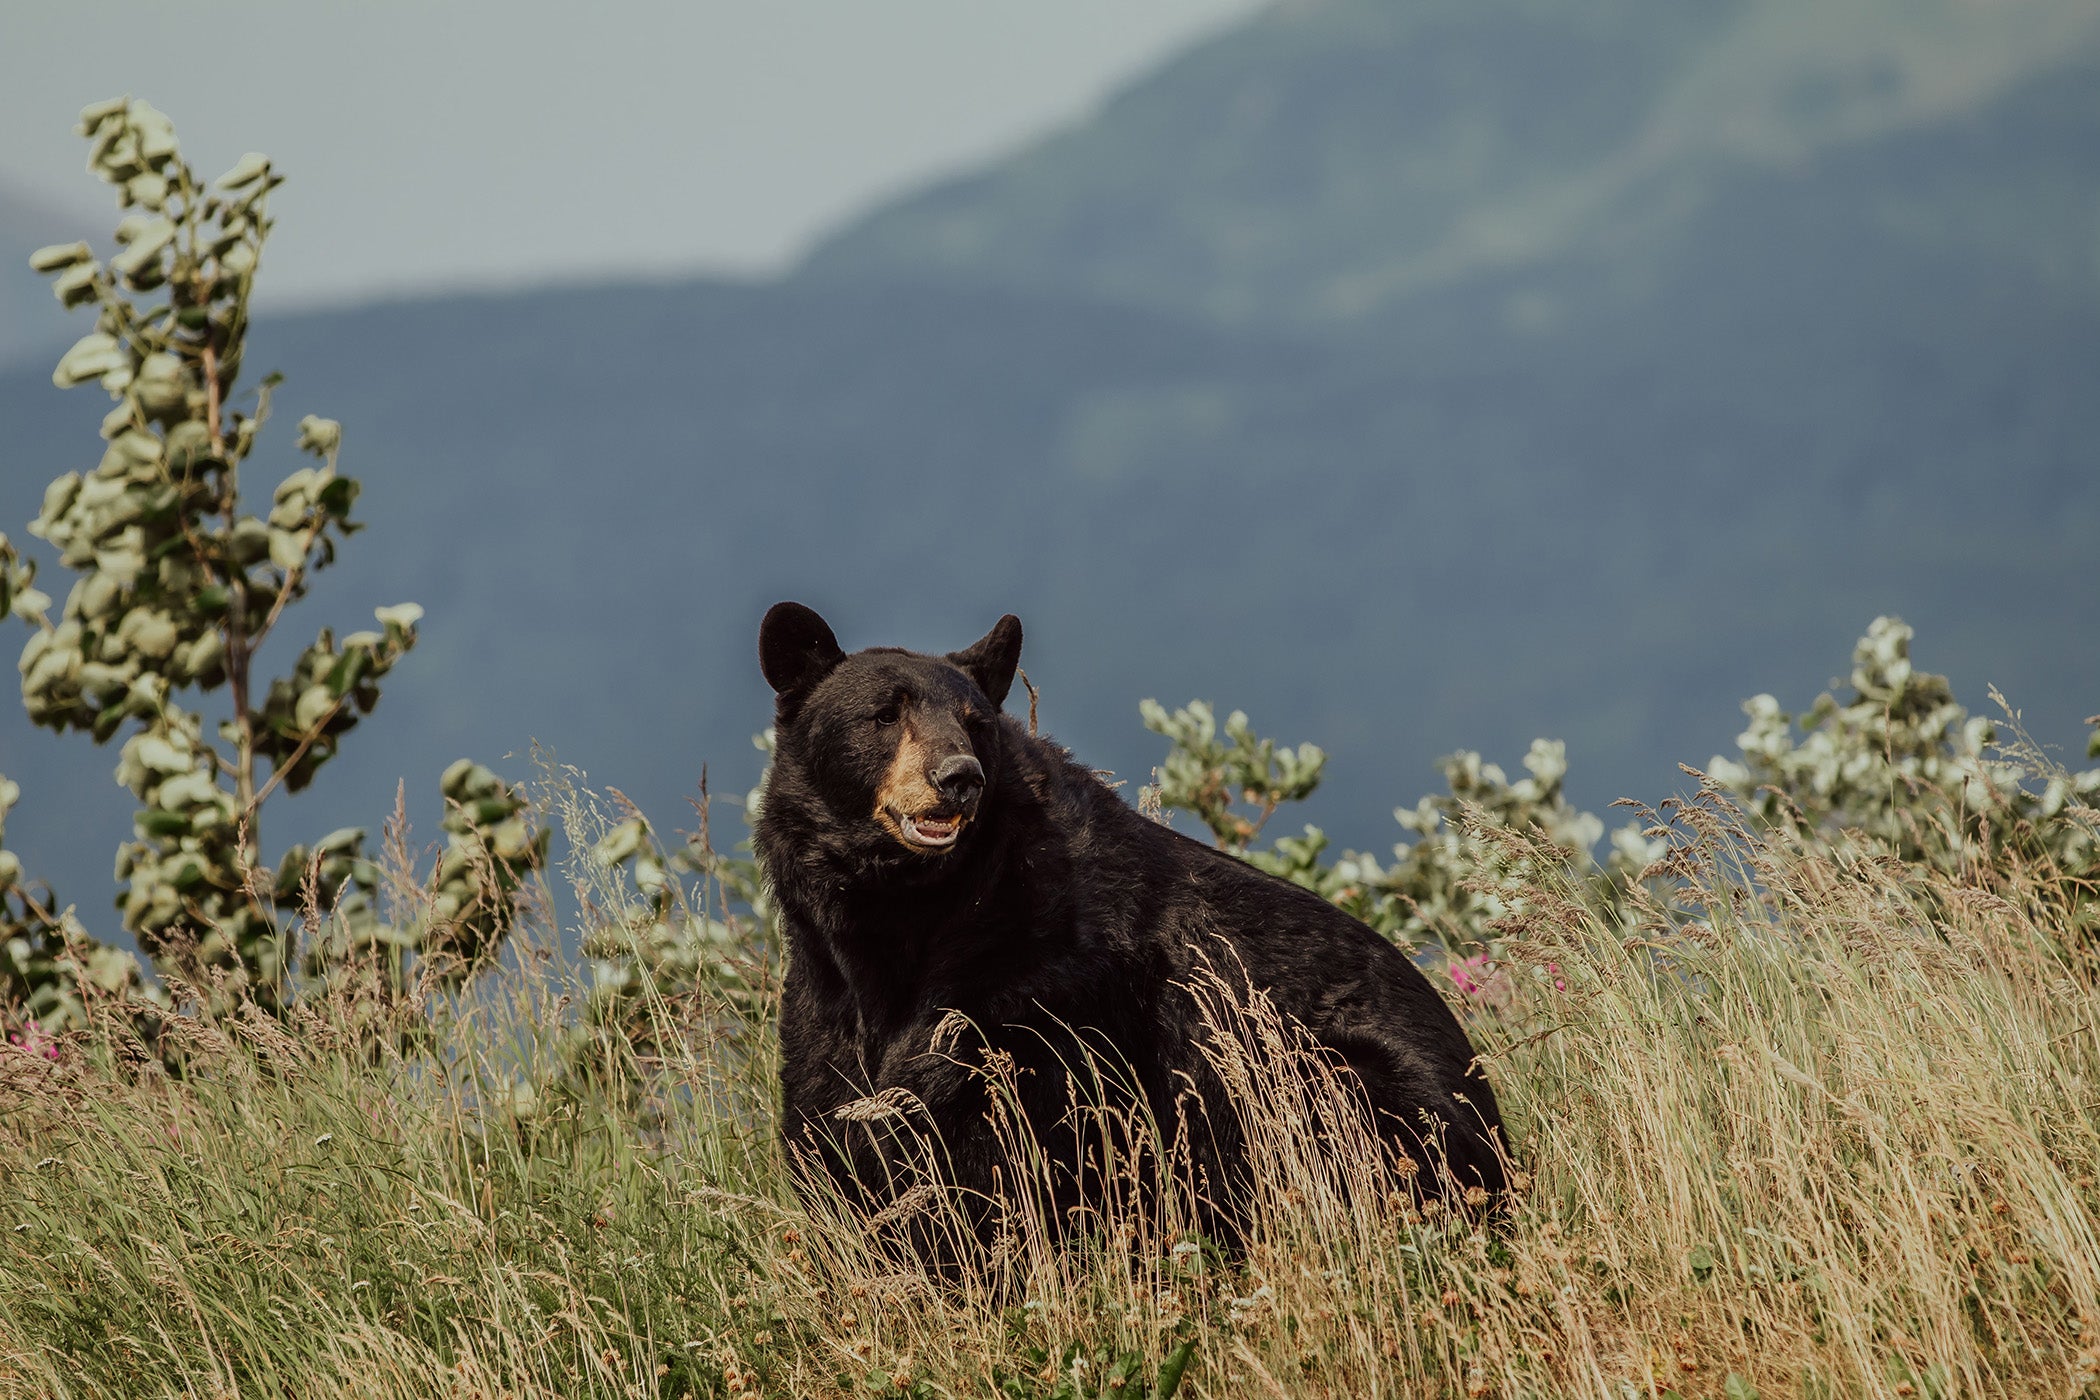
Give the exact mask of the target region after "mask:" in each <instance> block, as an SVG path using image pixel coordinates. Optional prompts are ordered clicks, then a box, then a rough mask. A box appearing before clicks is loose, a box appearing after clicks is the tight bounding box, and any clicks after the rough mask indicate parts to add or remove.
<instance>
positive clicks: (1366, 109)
mask: <svg viewBox="0 0 2100 1400" xmlns="http://www.w3.org/2000/svg"><path fill="white" fill-rule="evenodd" d="M2096 55H2100V7H2095V6H2093V5H2091V4H2089V3H2086V0H2009V3H2002V4H1985V3H1978V0H1840V3H1827V4H1808V3H1793V0H1763V2H1762V3H1755V2H1753V0H1678V3H1669V4H1662V3H1656V0H1606V2H1604V3H1591V4H1585V5H1579V6H1578V5H1566V4H1558V3H1553V4H1548V3H1542V0H1426V2H1423V3H1409V4H1395V3H1391V0H1315V2H1314V3H1300V4H1287V5H1279V6H1277V7H1276V8H1275V9H1273V10H1271V11H1269V12H1268V13H1266V14H1265V15H1264V16H1263V17H1262V18H1260V19H1259V20H1257V21H1256V22H1254V23H1252V24H1249V25H1247V26H1245V27H1243V28H1240V29H1238V30H1235V31H1233V32H1230V33H1228V34H1226V35H1224V36H1222V37H1220V38H1217V39H1215V40H1213V41H1211V42H1209V43H1207V44H1205V45H1203V46H1201V47H1200V48H1198V49H1196V50H1195V51H1193V52H1191V53H1189V54H1187V55H1186V56H1184V57H1182V58H1180V59H1178V60H1177V61H1175V62H1173V63H1171V64H1169V65H1168V66H1167V67H1165V68H1164V69H1163V70H1162V71H1160V72H1159V73H1158V74H1157V75H1155V76H1154V77H1153V78H1152V79H1151V80H1150V81H1148V82H1145V83H1142V84H1140V85H1138V86H1136V87H1133V88H1131V89H1129V90H1128V91H1126V92H1124V93H1123V94H1121V95H1120V96H1119V97H1117V98H1116V99H1115V100H1113V101H1111V102H1110V103H1108V104H1107V105H1106V106H1105V108H1104V109H1103V110H1102V111H1101V112H1100V114H1099V115H1098V116H1096V117H1095V118H1094V119H1093V120H1092V121H1090V122H1087V123H1085V124H1083V125H1081V126H1079V127H1077V128H1075V129H1073V130H1071V131H1068V132H1065V133H1062V134H1060V135H1058V136H1055V137H1053V138H1052V139H1050V140H1048V141H1045V142H1043V143H1042V144H1040V145H1039V146H1037V147H1036V148H1035V149H1033V150H1031V151H1029V152H1027V153H1025V154H1023V155H1022V156H1020V157H1019V158H1018V159H1015V160H1012V161H1009V162H1007V163H1006V164H1004V165H1001V166H999V167H997V168H995V169H993V170H990V171H986V172H984V173H982V174H978V175H974V176H969V177H965V178H963V179H959V180H954V181H950V182H948V183H945V184H942V185H940V186H937V187H935V188H934V189H931V190H929V191H927V192H926V193H925V194H923V195H920V196H918V197H916V198H912V199H907V200H903V201H900V202H898V203H896V204H894V205H892V206H890V207H889V208H886V209H883V210H880V211H877V212H876V213H874V214H872V215H870V216H869V217H868V218H866V219H864V220H862V221H860V222H859V223H858V224H856V225H854V226H853V227H850V228H849V229H847V230H846V231H845V232H844V233H842V234H841V235H840V236H838V237H837V238H835V239H833V240H831V241H830V242H829V243H828V244H826V245H824V246H823V247H820V248H819V249H818V250H817V252H816V253H815V255H814V256H813V258H812V259H811V267H812V269H813V270H815V271H819V272H825V273H833V274H837V275H841V276H851V277H866V276H870V275H879V276H899V275H906V276H932V277H940V278H953V277H956V276H958V275H961V276H969V277H972V278H975V279H980V280H983V281H987V282H994V283H998V284H1002V285H1015V286H1027V287H1035V288H1058V289H1063V290H1067V291H1074V292H1084V293H1088V294H1092V295H1097V296H1106V297H1113V298H1118V299H1129V300H1137V301H1145V302H1152V303H1165V304H1170V305H1173V306H1177V307H1181V308H1185V309H1193V310H1200V311H1203V312H1205V313H1207V314H1211V315H1216V316H1221V317H1225V318H1232V319H1239V318H1257V319H1272V320H1280V321H1286V322H1304V321H1308V320H1311V321H1335V320H1346V319H1349V318H1352V317H1360V316H1365V315H1370V314H1375V313H1377V312H1379V311H1382V310H1390V309H1393V308H1395V307H1397V306H1401V305H1404V304H1406V303H1407V302H1408V301H1409V300H1411V299H1412V298H1414V297H1417V296H1420V295H1422V294H1424V293H1425V292H1433V291H1435V290H1438V289H1442V288H1448V287H1452V286H1458V285H1464V284H1467V283H1468V282H1471V281H1473V280H1475V279H1479V278H1482V277H1491V276H1506V275H1511V274H1519V273H1522V272H1523V271H1525V270H1526V269H1535V268H1537V267H1539V266H1541V265H1548V264H1553V263H1556V262H1569V261H1581V262H1584V263H1586V264H1590V265H1591V272H1592V275H1596V276H1601V277H1604V278H1606V279H1607V280H1609V281H1610V282H1613V283H1619V284H1623V283H1625V282H1626V281H1627V280H1628V279H1629V278H1632V279H1635V280H1637V279H1638V276H1639V269H1640V268H1641V266H1642V265H1643V264H1644V263H1645V262H1646V260H1647V259H1648V258H1649V257H1650V256H1652V255H1653V253H1654V252H1655V251H1656V250H1657V249H1658V248H1667V247H1669V246H1672V245H1677V244H1682V243H1683V242H1685V241H1686V240H1688V239H1689V238H1692V237H1694V236H1695V235H1696V234H1697V233H1698V232H1699V231H1700V229H1701V226H1702V224H1703V222H1704V221H1705V220H1706V219H1707V218H1709V217H1710V215H1711V213H1712V210H1713V209H1714V207H1715V205H1716V204H1717V202H1719V201H1721V200H1723V199H1725V198H1726V196H1727V192H1728V191H1729V190H1730V189H1731V188H1733V187H1734V186H1735V185H1736V184H1737V182H1739V181H1740V180H1741V179H1743V178H1745V177H1751V178H1754V177H1755V176H1756V175H1758V174H1762V173H1767V172H1776V173H1787V172H1798V171H1800V170H1802V169H1804V168H1805V167H1808V166H1812V165H1813V164H1815V163H1817V162H1818V161H1819V160H1822V159H1827V158H1830V157H1832V156H1834V155H1837V154H1839V153H1842V152H1843V151H1845V150H1847V149H1850V148H1858V147H1863V146H1873V145H1876V144H1878V143H1881V142H1884V141H1886V140H1888V139H1889V138H1891V137H1900V136H1901V135H1902V134H1903V133H1906V132H1917V131H1933V132H1936V133H1939V134H1940V136H1941V137H1942V138H1943V139H1944V138H1946V137H1947V136H1948V135H1949V134H1950V132H1949V129H1950V127H1957V128H1958V127H1959V125H1960V123H1961V122H1962V121H1963V120H1964V119H1965V118H1966V117H1967V116H1968V115H1969V114H1972V113H1975V112H1977V111H1979V110H1983V109H1985V108H1987V107H1989V106H1990V105H1991V104H1993V103H1994V102H1996V101H1998V100H1999V99H2001V98H2003V97H2005V96H2006V95H2007V94H2009V93H2013V92H2016V91H2018V90H2020V89H2021V88H2023V87H2024V86H2025V85H2027V84H2029V83H2031V82H2033V81H2035V80H2036V79H2037V78H2039V77H2041V76H2043V75H2046V74H2048V73H2050V72H2052V71H2058V70H2064V69H2073V68H2081V67H2088V66H2090V64H2091V63H2092V61H2093V59H2094V58H2095V56H2096ZM2086 110H2087V112H2088V113H2089V112H2090V111H2091V104H2090V103H2087V104H2086ZM2093 154H2094V152H2093V148H2092V147H2091V146H2090V145H2089V144H2087V145H2082V146H2081V145H2064V144H2056V145H2053V146H2051V147H2050V148H2047V149H2045V150H2041V151H2036V152H2032V153H2031V158H2030V159H2027V160H2025V161H2023V162H2022V165H2023V167H2024V168H2023V169H2022V171H2021V172H2020V174H2021V176H2022V177H2023V178H2022V180H2021V187H2022V192H2023V193H2024V194H2025V195H2026V196H2027V197H2026V198H2025V199H2022V200H2021V201H2019V203H2018V205H2017V207H2018V208H2019V209H2020V211H2021V212H2020V214H2019V215H2017V216H2014V215H2012V213H2011V211H2010V210H2004V209H1999V210H1992V209H1989V208H1985V207H1978V206H1976V205H1973V204H1964V205H1963V206H1962V207H1961V208H1959V209H1955V208H1951V207H1949V206H1950V204H1952V203H1954V201H1949V200H1945V199H1934V198H1933V197H1932V195H1933V193H1938V194H1952V193H1955V192H1953V191H1939V192H1926V191H1920V192H1919V194H1920V195H1921V196H1922V199H1921V200H1920V201H1918V202H1916V203H1914V204H1913V205H1912V207H1910V208H1908V209H1905V208H1901V207H1895V208H1890V209H1888V210H1886V211H1884V212H1885V213H1886V215H1887V216H1888V219H1889V226H1888V228H1887V229H1886V230H1885V232H1886V234H1887V235H1888V236H1889V237H1890V238H1892V239H1894V240H1897V241H1899V242H1908V241H1913V240H1922V241H1925V242H1934V241H1937V240H1940V239H1943V238H1948V237H1954V238H1960V239H1964V240H1967V241H1969V242H1970V243H1971V244H1972V245H1974V247H1975V249H1976V251H1978V252H1980V253H1984V254H1986V255H1991V256H1997V257H2004V258H2008V259H2013V260H2024V261H2029V262H2032V263H2034V264H2036V265H2038V266H2042V267H2047V268H2049V269H2051V270H2052V272H2054V273H2055V274H2056V275H2060V276H2065V277H2067V278H2068V280H2070V281H2071V282H2073V283H2075V284H2076V286H2077V287H2078V289H2079V290H2080V292H2081V293H2082V294H2084V295H2087V296H2093V295H2095V294H2100V258H2096V256H2095V254H2094V251H2093V237H2094V231H2095V224H2094V221H2095V217H2096V216H2095V215H2094V212H2093V209H2092V206H2091V203H2090V200H2085V199H2080V198H2079V197H2078V196H2077V192H2079V191H2089V190H2090V188H2091V185H2092V169H2093V165H2092V160H2093ZM2052 177H2053V178H2054V179H2055V181H2056V186H2055V191H2054V193H2055V195H2056V198H2054V199H2050V198H2048V196H2047V195H2046V194H2045V190H2046V187H2047V184H2048V182H2049V181H2050V179H2051V178H2052ZM1975 193H1982V191H1980V190H1979V191H1975ZM1906 214H1908V215H1909V216H1910V217H1908V218H1906V217H1905V215H1906Z"/></svg>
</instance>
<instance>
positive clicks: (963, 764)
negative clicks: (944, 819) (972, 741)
mask: <svg viewBox="0 0 2100 1400" xmlns="http://www.w3.org/2000/svg"><path fill="white" fill-rule="evenodd" d="M933 785H934V786H935V787H936V788H938V789H939V790H940V794H941V796H943V797H945V798H947V799H948V800H949V801H950V802H953V803H954V804H955V805H956V806H958V807H968V806H969V805H970V804H971V803H973V802H975V801H976V800H977V794H978V793H980V792H983V791H984V765H983V764H981V763H979V762H978V761H977V760H976V759H974V758H972V757H971V756H970V755H968V754H966V753H959V754H951V755H950V756H948V757H947V758H944V759H942V760H941V766H940V767H938V768H936V769H934V770H933Z"/></svg>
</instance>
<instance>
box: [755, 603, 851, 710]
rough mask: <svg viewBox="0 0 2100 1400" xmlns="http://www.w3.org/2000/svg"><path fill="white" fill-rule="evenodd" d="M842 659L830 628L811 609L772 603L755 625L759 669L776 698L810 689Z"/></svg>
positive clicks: (836, 640)
mask: <svg viewBox="0 0 2100 1400" xmlns="http://www.w3.org/2000/svg"><path fill="white" fill-rule="evenodd" d="M845 659H846V653H844V652H842V651H840V650H839V639H838V638H837V637H834V636H833V635H831V625H830V624H829V623H827V622H825V621H824V619H823V618H821V617H819V616H817V613H816V610H815V609H814V608H806V607H804V606H803V605H802V604H800V603H775V604H774V605H773V606H772V607H770V608H768V609H767V610H766V617H765V621H763V622H761V623H759V624H758V668H759V670H761V671H763V672H765V675H766V684H768V685H770V686H772V687H773V691H774V693H775V694H776V695H780V696H787V695H791V694H795V693H797V692H800V691H804V690H807V689H809V688H810V687H811V686H813V685H815V684H816V683H817V682H818V681H820V680H822V679H824V677H825V676H827V675H829V674H830V673H831V668H832V667H834V666H836V665H838V664H839V663H840V662H841V661H844V660H845Z"/></svg>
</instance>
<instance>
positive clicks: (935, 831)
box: [894, 812, 963, 849]
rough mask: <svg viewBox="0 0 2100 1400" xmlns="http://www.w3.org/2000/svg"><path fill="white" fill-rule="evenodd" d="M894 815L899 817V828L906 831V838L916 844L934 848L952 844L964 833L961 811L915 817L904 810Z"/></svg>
mask: <svg viewBox="0 0 2100 1400" xmlns="http://www.w3.org/2000/svg"><path fill="white" fill-rule="evenodd" d="M894 815H895V816H896V818H897V829H898V830H899V831H901V832H903V833H904V839H905V840H907V841H909V842H911V843H912V844H913V845H915V846H926V847H929V848H933V849H938V848H940V847H943V846H952V845H954V844H955V838H956V837H957V836H959V835H961V834H962V829H963V817H962V816H961V814H959V813H958V814H955V815H951V816H946V817H936V816H933V815H931V814H929V815H926V816H923V817H913V816H907V815H905V814H904V813H903V812H896V813H894Z"/></svg>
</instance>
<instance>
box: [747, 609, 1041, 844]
mask: <svg viewBox="0 0 2100 1400" xmlns="http://www.w3.org/2000/svg"><path fill="white" fill-rule="evenodd" d="M1020 658H1021V621H1020V619H1019V618H1017V617H1014V616H1013V615H1012V614H1008V615H1007V616H1005V617H1002V618H1000V619H999V621H998V622H997V624H995V625H994V626H993V628H992V630H991V631H989V632H987V633H986V634H985V635H984V636H983V637H982V638H981V639H979V640H978V641H977V642H976V643H975V644H974V645H972V646H969V647H966V648H964V649H963V650H961V651H954V652H949V653H948V654H947V655H945V656H930V655H926V654H923V653H920V652H915V651H905V650H903V649H902V648H899V647H873V648H870V649H869V650H867V651H860V652H855V653H853V654H852V655H850V656H849V655H847V654H846V653H845V652H843V651H841V650H840V649H839V644H838V639H837V638H836V637H834V636H833V635H832V631H831V628H830V626H829V625H828V624H827V623H826V622H825V621H824V619H823V618H821V617H819V616H817V614H816V613H815V612H814V611H812V610H811V609H809V608H806V607H804V606H803V605H802V604H800V603H776V604H775V605H774V606H773V607H772V608H771V609H770V610H769V611H768V612H767V613H766V616H765V621H764V622H762V623H760V624H759V629H758V660H759V667H760V669H761V670H762V671H764V673H765V677H766V682H767V684H769V685H771V686H772V687H773V693H774V697H775V702H774V712H775V713H774V718H775V767H774V785H775V786H774V791H773V793H772V794H770V795H769V797H768V799H767V808H768V810H769V811H770V810H771V809H772V808H773V807H774V806H775V805H776V798H777V799H779V800H780V801H784V802H793V803H795V804H797V805H798V806H799V807H800V808H802V809H804V810H803V811H802V812H801V813H800V815H801V816H802V817H804V818H805V819H806V820H805V821H802V822H798V825H801V826H803V827H804V830H805V834H806V835H807V836H808V837H811V838H816V839H821V840H822V841H823V842H824V844H826V845H827V846H831V847H834V848H843V849H846V850H856V849H858V850H867V849H869V848H871V847H872V848H875V849H878V850H879V849H887V850H890V851H892V852H895V851H897V850H899V849H900V848H901V849H902V850H903V851H908V852H910V853H912V854H913V855H915V856H919V857H923V858H927V859H938V858H940V857H942V856H945V855H947V854H949V853H951V852H953V851H955V850H957V849H959V848H961V847H962V846H963V845H965V844H966V843H967V842H968V839H969V830H970V827H971V824H972V823H973V821H975V820H976V818H977V817H978V816H979V814H980V813H981V812H982V811H984V810H986V804H988V803H989V802H991V801H992V800H993V799H994V798H995V797H996V792H995V791H994V788H995V785H996V783H997V782H998V776H999V771H1000V767H1001V765H1000V763H999V757H1000V753H1001V746H1002V742H1003V739H1002V735H1001V732H1000V724H999V707H1000V706H1001V705H1002V704H1004V703H1005V701H1006V692H1007V691H1008V690H1009V689H1010V688H1011V687H1012V685H1013V679H1014V668H1015V666H1016V665H1017V664H1018V663H1019V661H1020ZM810 809H821V810H820V811H819V810H810Z"/></svg>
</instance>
